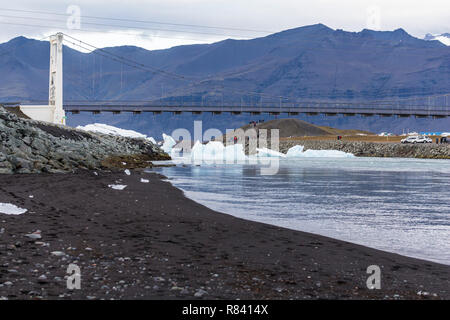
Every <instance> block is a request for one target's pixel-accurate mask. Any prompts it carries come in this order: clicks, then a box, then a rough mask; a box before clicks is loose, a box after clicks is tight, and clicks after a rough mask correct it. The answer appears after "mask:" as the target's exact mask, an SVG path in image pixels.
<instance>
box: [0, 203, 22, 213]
mask: <svg viewBox="0 0 450 320" xmlns="http://www.w3.org/2000/svg"><path fill="white" fill-rule="evenodd" d="M25 212H27V209H22V208H19V207H18V206H16V205H14V204H12V203H0V213H4V214H11V215H19V214H22V213H25Z"/></svg>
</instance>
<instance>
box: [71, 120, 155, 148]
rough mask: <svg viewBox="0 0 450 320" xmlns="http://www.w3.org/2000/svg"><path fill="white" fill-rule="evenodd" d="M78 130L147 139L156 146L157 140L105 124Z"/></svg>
mask: <svg viewBox="0 0 450 320" xmlns="http://www.w3.org/2000/svg"><path fill="white" fill-rule="evenodd" d="M77 129H79V130H84V131H89V132H96V133H103V134H109V135H113V136H122V137H128V138H142V139H147V140H149V141H150V142H152V143H154V144H156V141H155V139H153V138H152V137H147V136H146V135H145V134H142V133H139V132H136V131H133V130H125V129H120V128H117V127H114V126H110V125H107V124H103V123H93V124H88V125H85V126H78V127H77Z"/></svg>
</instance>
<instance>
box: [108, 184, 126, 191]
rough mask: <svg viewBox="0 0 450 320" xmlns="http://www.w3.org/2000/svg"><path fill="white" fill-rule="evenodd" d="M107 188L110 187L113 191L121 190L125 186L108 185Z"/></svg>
mask: <svg viewBox="0 0 450 320" xmlns="http://www.w3.org/2000/svg"><path fill="white" fill-rule="evenodd" d="M108 187H110V188H111V189H114V190H123V189H125V188H126V187H127V186H126V185H125V184H109V185H108Z"/></svg>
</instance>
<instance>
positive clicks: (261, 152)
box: [256, 148, 286, 158]
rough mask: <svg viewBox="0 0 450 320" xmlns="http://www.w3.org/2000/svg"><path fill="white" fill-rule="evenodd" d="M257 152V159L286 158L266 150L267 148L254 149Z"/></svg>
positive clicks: (276, 152) (278, 153)
mask: <svg viewBox="0 0 450 320" xmlns="http://www.w3.org/2000/svg"><path fill="white" fill-rule="evenodd" d="M256 151H257V152H258V157H276V158H286V155H285V154H284V153H281V152H278V151H275V150H272V149H268V148H256Z"/></svg>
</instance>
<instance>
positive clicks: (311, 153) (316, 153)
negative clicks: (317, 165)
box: [286, 145, 355, 158]
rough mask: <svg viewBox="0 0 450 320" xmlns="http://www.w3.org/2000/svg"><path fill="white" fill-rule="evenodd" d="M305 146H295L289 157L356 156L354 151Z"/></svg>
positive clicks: (291, 149) (289, 152)
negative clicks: (312, 148) (318, 148)
mask: <svg viewBox="0 0 450 320" xmlns="http://www.w3.org/2000/svg"><path fill="white" fill-rule="evenodd" d="M304 148H305V147H304V146H298V145H297V146H293V147H292V148H290V149H289V150H288V152H287V153H286V156H287V157H288V158H354V157H355V156H354V155H353V154H352V153H346V152H343V151H339V150H306V151H303V149H304Z"/></svg>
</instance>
